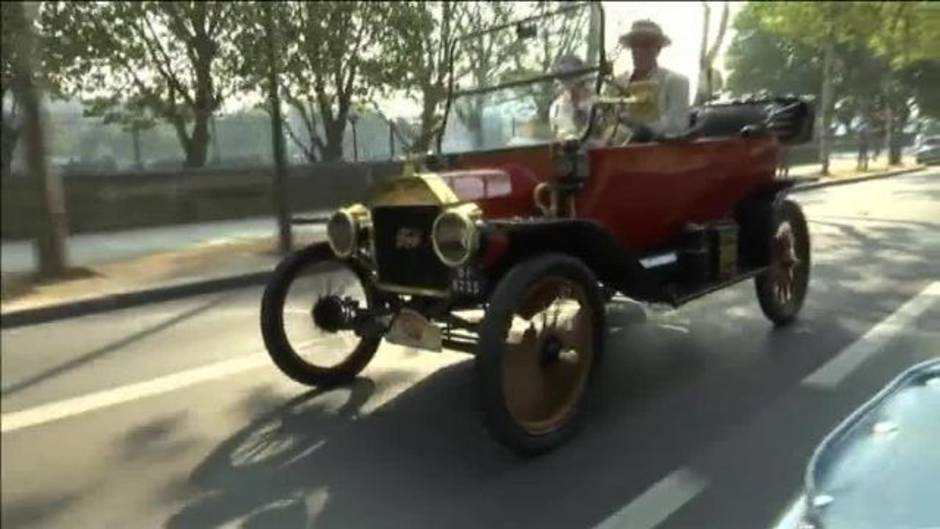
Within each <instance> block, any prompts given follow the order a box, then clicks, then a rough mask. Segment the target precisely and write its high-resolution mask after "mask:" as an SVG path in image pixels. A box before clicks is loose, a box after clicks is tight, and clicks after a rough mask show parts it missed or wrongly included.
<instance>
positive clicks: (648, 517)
mask: <svg viewBox="0 0 940 529" xmlns="http://www.w3.org/2000/svg"><path fill="white" fill-rule="evenodd" d="M707 486H708V480H707V479H705V478H704V477H703V476H700V475H699V474H696V473H695V472H693V471H692V470H690V469H688V468H685V467H683V468H680V469H678V470H675V471H674V472H672V473H671V474H669V475H668V476H666V477H664V478H663V479H661V480H659V481H658V482H657V483H656V484H655V485H653V486H652V487H650V488H648V489H646V491H645V492H644V493H643V494H640V495H639V496H637V497H636V498H634V499H633V501H631V502H630V503H628V504H626V505H624V506H623V507H622V508H621V509H620V510H619V511H617V512H615V513H614V514H612V515H611V516H610V517H608V518H607V519H606V520H604V521H603V522H601V523H600V524H598V525H597V526H596V527H595V528H594V529H652V528H653V527H656V526H657V525H659V524H660V523H662V522H663V521H664V520H665V519H666V518H668V517H669V515H671V514H672V513H674V512H675V511H677V510H679V508H680V507H682V506H683V505H685V504H686V503H688V502H689V501H690V500H691V499H692V498H694V497H696V496H697V495H698V494H699V493H700V492H702V491H703V490H704V489H705V487H707Z"/></svg>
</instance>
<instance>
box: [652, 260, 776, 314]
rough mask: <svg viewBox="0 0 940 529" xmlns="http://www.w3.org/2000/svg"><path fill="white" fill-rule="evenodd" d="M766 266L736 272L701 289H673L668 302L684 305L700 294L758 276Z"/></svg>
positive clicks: (709, 292)
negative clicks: (680, 290) (734, 274)
mask: <svg viewBox="0 0 940 529" xmlns="http://www.w3.org/2000/svg"><path fill="white" fill-rule="evenodd" d="M768 268H769V267H761V268H756V269H754V270H749V271H747V272H744V273H742V274H738V275H736V276H734V277H732V278H731V279H728V280H726V281H722V282H720V283H712V284H710V285H708V286H707V287H705V288H703V289H701V290H695V291H692V292H684V293H676V292H675V291H673V292H671V293H670V294H669V298H670V299H669V304H671V305H672V306H673V307H678V306H680V305H685V304H686V303H688V302H690V301H694V300H696V299H698V298H700V297H702V296H706V295H708V294H711V293H712V292H716V291H718V290H721V289H723V288H727V287H730V286H732V285H736V284H738V283H740V282H741V281H746V280H748V279H752V278H754V277H757V276H759V275H760V274H762V273H763V272H765V271H766V270H767V269H768Z"/></svg>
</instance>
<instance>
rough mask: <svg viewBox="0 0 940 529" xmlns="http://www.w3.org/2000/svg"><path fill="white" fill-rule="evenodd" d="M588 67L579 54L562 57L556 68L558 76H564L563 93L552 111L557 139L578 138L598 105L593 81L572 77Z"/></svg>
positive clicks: (553, 68) (550, 113)
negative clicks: (592, 87)
mask: <svg viewBox="0 0 940 529" xmlns="http://www.w3.org/2000/svg"><path fill="white" fill-rule="evenodd" d="M585 68H587V66H586V65H585V63H584V61H582V60H581V59H580V58H579V57H578V56H576V55H562V56H561V57H559V58H558V59H557V60H556V61H555V64H554V65H553V66H552V73H553V74H554V75H559V76H564V77H563V78H562V79H561V80H560V81H559V82H560V83H561V86H562V90H561V94H560V95H559V96H558V97H557V98H556V99H555V101H553V102H552V104H551V106H550V107H549V110H548V116H549V123H550V124H551V127H552V132H553V133H554V134H555V137H556V138H562V139H567V138H577V137H578V136H580V134H581V132H582V131H584V129H585V127H587V124H588V120H589V119H590V115H591V105H592V104H593V103H594V91H593V90H592V89H591V83H590V78H588V77H585V76H583V75H582V76H571V75H570V74H571V73H573V72H577V71H579V70H584V69H585Z"/></svg>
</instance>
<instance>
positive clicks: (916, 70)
mask: <svg viewBox="0 0 940 529" xmlns="http://www.w3.org/2000/svg"><path fill="white" fill-rule="evenodd" d="M938 14H940V11H938V8H937V5H936V4H934V3H930V2H766V3H765V2H750V3H749V4H748V5H746V6H745V7H744V8H743V9H742V10H741V12H740V13H739V15H738V17H737V19H736V20H735V27H736V29H737V30H738V34H737V36H736V38H735V40H734V43H733V44H732V46H731V49H730V50H729V56H728V66H729V67H730V68H731V69H732V74H731V77H730V79H729V89H730V90H731V91H732V92H734V93H739V94H740V93H747V92H757V91H760V90H762V89H763V90H769V91H775V92H797V93H814V94H817V95H820V94H822V93H824V91H823V90H822V87H824V86H826V84H827V83H828V84H829V86H830V87H831V88H832V91H831V93H833V94H834V95H835V97H831V98H828V99H827V98H823V99H827V101H826V103H827V104H826V105H824V106H823V108H820V112H821V113H822V115H823V116H824V117H826V116H827V115H829V113H832V115H833V116H834V117H835V119H836V121H838V122H840V123H841V124H843V125H844V126H845V127H846V128H847V129H851V128H852V125H853V124H857V123H861V122H867V123H868V124H869V125H872V126H874V127H875V128H877V129H880V130H882V131H883V132H884V135H885V141H886V142H888V143H889V144H890V146H891V148H892V160H894V161H898V160H899V158H900V144H899V143H898V142H897V141H896V138H897V137H899V136H900V132H901V130H902V129H903V127H904V126H905V123H906V122H907V121H908V119H909V118H910V116H911V115H912V107H915V108H917V109H918V110H919V112H920V113H921V114H923V115H936V112H937V110H938V109H937V107H938V101H937V99H938V98H937V96H936V95H935V93H936V92H937V90H936V78H937V69H938V64H940V48H938V46H940V17H938ZM820 50H828V53H830V54H831V55H830V56H831V58H832V60H831V69H830V71H829V72H828V74H826V73H825V72H824V68H823V67H822V66H823V61H821V57H820V56H821V55H824V54H820ZM931 81H933V82H931ZM823 121H824V122H825V123H828V122H829V121H828V119H824V120H823Z"/></svg>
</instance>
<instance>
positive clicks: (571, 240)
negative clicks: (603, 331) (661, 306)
mask: <svg viewBox="0 0 940 529" xmlns="http://www.w3.org/2000/svg"><path fill="white" fill-rule="evenodd" d="M487 224H488V229H489V230H493V231H496V232H500V233H501V234H502V235H501V236H504V237H505V238H506V240H507V244H506V250H505V252H504V253H503V255H502V256H501V257H500V258H499V259H498V260H496V261H495V262H494V263H493V265H492V266H491V267H490V268H489V269H488V270H487V272H488V274H489V275H490V276H491V278H492V277H494V276H495V277H502V275H504V274H505V273H506V272H507V271H508V270H509V269H510V268H511V267H512V266H514V265H515V264H517V263H519V262H521V261H523V260H525V259H528V258H531V257H534V256H536V255H541V254H544V253H549V252H555V253H562V254H566V255H571V256H573V257H576V258H578V259H580V260H581V261H582V262H584V264H585V265H587V266H588V267H589V268H590V269H591V270H592V271H593V272H594V274H595V275H596V276H597V278H598V279H600V280H601V281H602V282H603V283H605V284H607V285H610V286H611V287H613V288H615V289H617V290H619V291H621V292H623V293H624V294H626V295H628V296H633V297H640V298H644V299H650V298H658V297H660V295H661V293H662V292H661V282H662V281H661V278H660V277H659V276H658V275H656V274H654V273H652V272H650V271H648V270H647V269H646V268H644V267H643V266H642V265H641V264H640V260H639V259H640V256H639V254H638V253H637V252H634V251H633V250H631V249H629V248H624V247H623V246H622V245H620V244H619V243H618V242H617V241H616V240H615V239H614V238H613V236H612V235H611V234H610V232H608V231H607V230H606V229H605V228H604V226H603V225H601V224H600V223H598V222H596V221H592V220H586V219H525V220H499V221H490V222H488V223H487Z"/></svg>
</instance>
